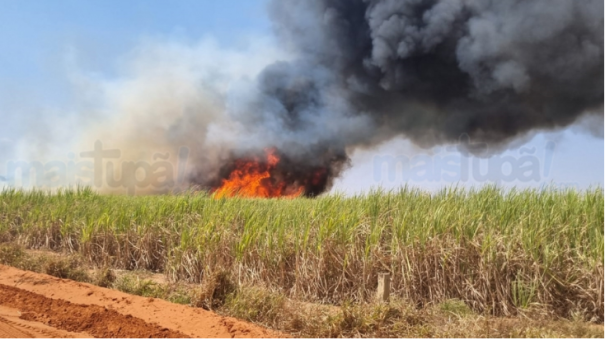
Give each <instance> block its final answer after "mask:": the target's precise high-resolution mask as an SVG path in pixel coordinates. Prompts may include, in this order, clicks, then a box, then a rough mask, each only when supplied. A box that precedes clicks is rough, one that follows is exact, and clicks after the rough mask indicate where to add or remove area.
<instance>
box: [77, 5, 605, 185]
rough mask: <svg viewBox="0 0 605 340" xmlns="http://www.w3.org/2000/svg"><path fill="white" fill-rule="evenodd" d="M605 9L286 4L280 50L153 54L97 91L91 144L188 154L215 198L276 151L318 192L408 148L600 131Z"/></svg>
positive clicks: (279, 8)
mask: <svg viewBox="0 0 605 340" xmlns="http://www.w3.org/2000/svg"><path fill="white" fill-rule="evenodd" d="M603 7H604V5H603V1H602V0H583V1H571V0H526V1H521V0H519V1H502V0H500V1H496V0H494V1H488V0H476V1H475V0H447V1H446V0H441V1H438V0H313V1H309V0H274V1H271V2H270V3H269V5H268V10H269V13H270V17H271V20H272V22H273V27H274V32H275V35H276V37H277V41H278V43H277V46H272V45H271V44H267V43H266V42H262V41H261V42H259V43H257V44H252V46H251V47H250V48H249V49H248V50H245V51H233V50H223V49H221V48H219V47H218V46H217V44H215V43H212V42H210V41H202V42H201V43H200V44H198V45H197V46H189V47H184V46H183V45H179V44H173V43H160V44H155V45H154V44H150V45H149V44H148V45H145V44H144V45H142V46H140V47H139V48H138V49H137V50H136V51H135V52H134V53H133V54H132V55H131V56H133V58H132V60H133V62H132V63H131V64H130V65H128V67H127V69H128V72H127V73H126V74H125V75H123V77H121V78H120V79H118V80H116V81H111V82H105V83H102V84H100V85H99V86H97V87H96V88H95V91H97V92H96V94H95V96H97V97H96V98H97V100H96V103H99V102H100V103H102V104H101V105H97V104H95V106H94V108H93V109H92V110H88V113H95V115H93V116H94V117H102V118H98V120H96V121H94V122H93V124H90V125H92V126H93V127H89V128H87V130H86V134H85V137H84V138H83V141H82V145H86V146H87V147H89V146H90V145H92V144H93V141H94V140H96V139H101V140H103V141H109V142H110V143H111V146H112V147H118V148H120V149H121V150H122V151H123V154H122V156H123V157H125V158H133V157H136V155H137V152H138V150H140V149H141V148H145V149H149V150H153V152H164V151H166V152H168V151H171V152H174V150H176V149H177V148H178V147H179V146H182V145H186V146H188V147H189V148H190V149H191V152H190V159H189V163H188V168H187V174H188V177H187V178H188V180H189V182H190V184H192V185H200V186H202V187H214V186H216V185H217V183H220V181H221V179H222V178H224V176H225V169H230V168H232V167H233V164H234V162H235V161H236V160H237V159H241V158H246V157H250V156H251V155H259V154H260V153H262V152H263V150H265V149H267V148H277V150H278V151H277V152H278V153H279V155H280V156H281V157H283V159H284V160H285V162H284V165H283V167H282V168H280V169H282V170H280V171H282V172H283V176H282V177H288V178H292V176H293V174H301V173H305V172H307V171H306V169H313V171H316V170H317V169H324V171H323V172H322V173H324V174H325V175H326V176H327V177H326V178H324V179H322V183H324V184H323V185H322V188H316V189H314V193H313V194H317V193H319V192H322V191H325V190H327V189H329V188H330V186H331V184H332V181H333V179H334V178H336V177H338V176H339V175H340V174H341V173H342V171H343V169H345V168H346V166H347V164H348V162H349V154H350V152H351V150H353V149H355V148H359V147H364V148H372V147H374V146H376V145H378V144H380V143H382V142H385V141H387V140H390V139H392V138H395V137H404V138H407V139H409V140H411V141H412V142H413V143H415V144H417V145H419V146H421V147H427V148H428V147H432V146H435V145H440V144H450V143H457V142H458V141H459V140H460V139H461V137H462V138H465V139H469V138H470V140H471V141H472V142H474V143H477V142H480V143H487V144H488V145H489V148H490V150H491V151H492V152H494V151H495V152H497V151H498V150H502V149H505V148H506V147H508V146H510V145H513V144H514V142H515V141H516V140H519V139H522V138H526V137H527V135H528V134H530V133H532V132H533V131H540V130H550V129H558V128H563V127H566V126H569V125H571V124H572V123H574V122H576V121H589V122H590V121H594V119H593V120H591V119H587V118H586V117H596V118H597V121H599V120H600V121H602V117H603V77H602V75H603V72H604V69H603V10H604V8H603ZM590 132H591V133H592V134H594V135H597V136H601V137H602V135H603V128H602V126H600V127H596V128H595V126H593V125H591V126H590ZM462 147H463V148H465V146H462ZM464 151H469V152H471V153H479V152H480V151H482V150H474V149H473V148H472V146H468V145H467V146H466V149H465V150H464ZM286 165H287V166H286ZM296 176H298V175H296ZM296 176H294V177H296ZM302 177H304V176H302ZM301 180H304V178H302V179H301Z"/></svg>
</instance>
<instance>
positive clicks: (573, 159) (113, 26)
mask: <svg viewBox="0 0 605 340" xmlns="http://www.w3.org/2000/svg"><path fill="white" fill-rule="evenodd" d="M265 6H266V1H265V0H221V1H210V0H205V1H204V0H195V1H182V0H180V1H168V0H129V1H118V0H103V1H100V0H98V1H79V0H56V1H43V0H28V1H21V0H0V8H1V10H0V65H1V67H0V118H1V119H2V121H3V122H5V123H4V124H3V125H2V126H0V158H1V157H2V145H1V141H2V140H3V138H4V139H5V140H6V139H7V138H8V139H10V138H13V139H14V138H18V137H15V135H16V134H20V133H21V134H22V133H24V131H27V129H28V127H29V126H30V125H31V124H36V122H37V121H38V118H39V115H44V114H45V113H44V112H47V110H48V109H52V111H53V112H58V114H57V115H58V116H59V117H60V115H61V112H63V110H65V111H69V110H73V105H74V101H76V99H75V98H74V96H75V95H74V93H73V89H72V86H71V85H70V76H69V62H70V60H71V59H70V58H71V57H70V56H73V55H74V53H75V54H76V55H77V62H78V67H79V68H81V69H83V70H85V71H86V72H87V73H89V74H96V75H98V76H99V77H103V78H112V77H115V76H117V75H118V74H119V73H120V65H121V63H122V62H123V61H124V58H125V56H127V55H128V54H129V53H130V52H131V51H132V50H133V49H134V48H136V46H137V45H138V44H140V43H141V42H142V41H145V40H147V39H154V40H166V41H177V42H179V43H182V44H190V43H191V44H193V43H195V42H196V41H199V40H200V39H201V38H202V37H208V36H211V37H214V38H215V40H216V41H218V42H219V43H220V44H221V46H224V47H226V48H231V49H237V48H238V46H239V45H240V44H242V42H243V41H244V39H245V37H247V36H251V35H253V36H263V37H267V38H268V39H271V37H272V32H271V24H270V21H269V20H268V18H267V15H266V13H265ZM601 124H602V122H601ZM549 141H550V142H553V143H554V145H555V151H554V156H553V158H552V162H551V165H550V168H551V170H550V171H548V175H547V176H545V175H544V173H542V175H543V176H542V177H541V179H540V181H539V182H529V183H512V184H511V185H521V186H524V185H529V186H539V185H543V184H544V183H555V184H556V183H563V184H566V183H567V184H574V183H575V185H577V186H579V187H588V186H591V185H601V186H602V185H603V171H604V168H603V164H604V156H603V155H604V147H603V139H602V137H599V136H596V137H595V136H592V135H590V134H587V133H584V132H582V131H581V129H580V128H571V129H567V130H565V131H557V132H549V133H538V134H536V135H535V136H534V137H533V138H529V140H528V141H526V146H527V147H530V148H531V147H533V148H535V150H537V151H536V152H535V154H536V155H537V154H540V153H543V151H544V149H545V146H546V145H547V143H548V142H549ZM432 152H433V153H434V152H435V150H433V151H432ZM385 153H389V154H398V155H400V154H405V155H408V156H410V157H413V156H414V155H418V154H423V153H425V151H422V150H417V149H414V148H413V147H412V146H410V145H408V144H406V142H405V141H395V142H391V143H387V145H385V146H383V147H381V148H378V149H377V150H373V151H371V152H368V151H363V152H356V153H355V154H354V155H353V168H352V169H350V170H349V171H348V172H347V173H346V174H345V176H344V177H343V178H342V179H341V180H339V182H338V183H337V185H336V189H337V190H343V191H350V190H364V189H367V188H368V187H371V186H385V187H395V186H398V185H400V184H402V183H403V182H405V181H410V178H406V177H405V175H401V176H398V177H397V179H396V180H395V181H390V180H388V179H386V180H385V179H381V178H378V179H377V178H375V176H374V175H373V174H374V170H373V166H375V164H374V163H373V157H374V156H375V155H376V154H385ZM7 155H8V156H7ZM504 155H513V156H515V155H516V156H515V157H519V148H518V147H517V148H513V149H512V150H509V151H507V152H505V153H504ZM11 156H14V155H9V154H5V156H4V157H11ZM540 157H542V156H540ZM3 161H6V159H0V163H1V162H3ZM541 162H543V161H541ZM543 165H544V164H542V163H541V166H543ZM1 173H2V171H0V175H1ZM412 182H413V181H412ZM477 183H478V184H481V183H482V182H477ZM477 183H473V184H477ZM413 184H414V185H418V186H420V187H427V188H433V187H439V186H440V185H442V184H443V183H441V182H439V181H437V182H435V181H433V182H431V181H430V180H429V181H423V180H417V181H416V182H413ZM509 184H510V183H509Z"/></svg>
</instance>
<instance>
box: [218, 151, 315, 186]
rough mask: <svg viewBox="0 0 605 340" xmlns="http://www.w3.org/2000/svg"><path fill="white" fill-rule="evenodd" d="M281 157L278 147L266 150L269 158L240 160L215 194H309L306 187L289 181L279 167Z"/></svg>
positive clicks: (266, 155)
mask: <svg viewBox="0 0 605 340" xmlns="http://www.w3.org/2000/svg"><path fill="white" fill-rule="evenodd" d="M279 162H280V157H279V156H278V155H277V152H276V150H275V149H265V157H264V159H261V157H253V158H251V159H247V160H244V159H240V160H236V161H235V163H234V169H233V170H232V171H231V172H230V173H229V175H228V176H227V177H226V178H224V179H222V181H221V185H220V186H219V187H218V188H216V189H215V190H213V193H214V197H216V198H221V197H233V196H240V197H265V198H270V197H290V198H292V197H298V196H300V195H302V194H304V193H305V186H304V185H303V184H301V183H298V182H291V181H287V180H286V179H285V178H283V176H282V175H281V174H280V171H278V170H277V168H278V165H279Z"/></svg>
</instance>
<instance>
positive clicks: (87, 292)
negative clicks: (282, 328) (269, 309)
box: [0, 265, 284, 338]
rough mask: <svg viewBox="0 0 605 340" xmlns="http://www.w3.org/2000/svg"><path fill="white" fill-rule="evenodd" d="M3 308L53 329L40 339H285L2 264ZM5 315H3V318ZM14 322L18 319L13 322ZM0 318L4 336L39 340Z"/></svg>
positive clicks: (184, 309) (0, 303) (229, 320)
mask: <svg viewBox="0 0 605 340" xmlns="http://www.w3.org/2000/svg"><path fill="white" fill-rule="evenodd" d="M0 308H10V309H13V310H16V311H18V312H19V313H20V315H18V319H17V320H18V322H20V323H22V324H26V323H28V322H29V323H32V322H34V323H36V324H40V325H46V326H47V327H50V328H49V329H50V330H58V331H60V332H55V333H53V332H47V333H48V334H42V335H41V337H78V336H80V337H86V336H94V337H126V338H128V337H136V338H143V337H158V338H168V337H220V338H233V337H247V338H253V337H275V336H280V337H282V336H284V335H283V334H279V333H276V332H273V331H270V330H267V329H264V328H261V327H259V326H256V325H253V324H250V323H247V322H243V321H240V320H237V319H234V318H228V317H222V316H218V315H216V314H214V313H212V312H209V311H205V310H202V309H199V308H192V307H188V306H182V305H177V304H173V303H170V302H167V301H163V300H159V299H152V298H144V297H139V296H133V295H129V294H125V293H122V292H118V291H114V290H110V289H105V288H101V287H97V286H93V285H90V284H85V283H80V282H75V281H71V280H66V279H59V278H55V277H52V276H49V275H45V274H38V273H33V272H28V271H22V270H18V269H15V268H12V267H8V266H3V265H0ZM0 316H1V314H0ZM13 319H15V318H13ZM4 320H6V318H5V319H0V336H3V335H6V336H10V337H36V334H32V332H28V331H27V328H24V327H21V326H15V324H14V321H13V323H12V324H11V323H10V322H6V321H4Z"/></svg>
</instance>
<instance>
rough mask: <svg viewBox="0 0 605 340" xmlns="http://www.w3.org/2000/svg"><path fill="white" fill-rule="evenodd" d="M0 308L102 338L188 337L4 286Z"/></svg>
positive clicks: (103, 310)
mask: <svg viewBox="0 0 605 340" xmlns="http://www.w3.org/2000/svg"><path fill="white" fill-rule="evenodd" d="M0 305H3V306H7V307H11V308H16V309H18V310H20V311H21V312H22V313H23V314H22V315H21V319H23V320H27V321H37V322H42V323H44V324H47V325H49V326H52V327H54V328H57V329H62V330H66V331H69V332H86V333H89V334H91V335H92V336H94V337H100V338H149V337H151V338H184V337H187V336H186V335H185V334H183V333H181V332H178V331H173V330H169V329H167V328H163V327H160V326H158V325H156V324H149V323H147V322H145V321H143V320H141V319H139V318H135V317H133V316H131V315H122V314H119V313H118V312H116V311H114V310H110V309H107V308H105V307H100V306H95V305H78V304H73V303H70V302H67V301H65V300H55V299H50V298H47V297H45V296H42V295H40V294H35V293H31V292H28V291H25V290H22V289H19V288H14V287H9V286H6V285H3V284H0Z"/></svg>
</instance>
